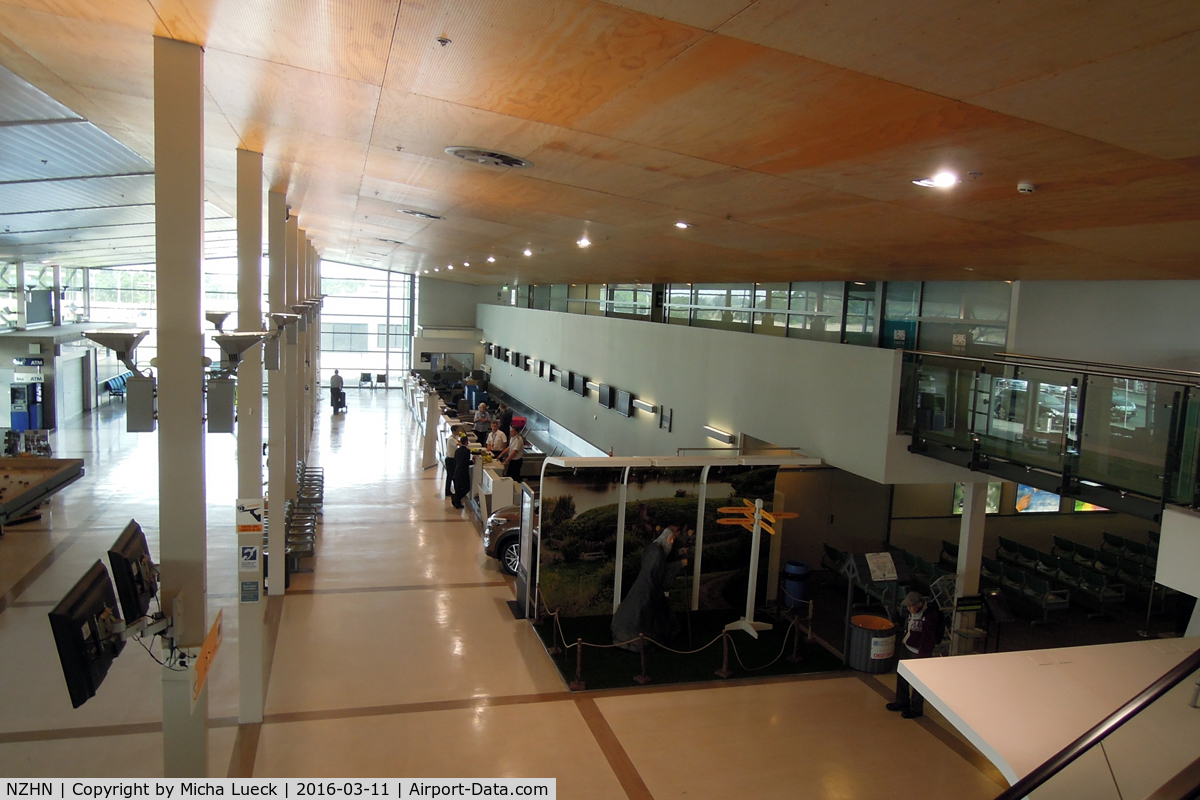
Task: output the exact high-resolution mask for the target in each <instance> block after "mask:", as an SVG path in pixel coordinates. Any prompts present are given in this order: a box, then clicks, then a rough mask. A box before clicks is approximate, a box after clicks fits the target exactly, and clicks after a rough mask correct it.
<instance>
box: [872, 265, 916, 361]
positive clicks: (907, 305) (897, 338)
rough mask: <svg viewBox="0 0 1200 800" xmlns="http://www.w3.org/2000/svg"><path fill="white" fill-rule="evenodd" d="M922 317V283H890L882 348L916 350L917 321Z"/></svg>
mask: <svg viewBox="0 0 1200 800" xmlns="http://www.w3.org/2000/svg"><path fill="white" fill-rule="evenodd" d="M920 316H921V282H920V281H888V283H887V286H886V289H885V291H884V298H883V331H882V333H881V335H880V337H879V345H880V346H881V347H889V348H892V349H894V350H915V349H916V347H917V321H918V319H919V318H920Z"/></svg>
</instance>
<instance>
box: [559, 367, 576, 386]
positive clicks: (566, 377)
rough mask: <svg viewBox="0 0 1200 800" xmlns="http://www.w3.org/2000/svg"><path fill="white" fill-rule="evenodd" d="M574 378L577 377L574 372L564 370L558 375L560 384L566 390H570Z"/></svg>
mask: <svg viewBox="0 0 1200 800" xmlns="http://www.w3.org/2000/svg"><path fill="white" fill-rule="evenodd" d="M574 377H575V373H574V372H571V371H570V370H566V369H564V370H563V371H562V372H560V373H558V383H559V385H560V386H562V387H563V388H564V389H570V388H571V381H572V380H573V379H574Z"/></svg>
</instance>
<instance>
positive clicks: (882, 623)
mask: <svg viewBox="0 0 1200 800" xmlns="http://www.w3.org/2000/svg"><path fill="white" fill-rule="evenodd" d="M846 666H848V667H850V668H851V669H856V670H858V671H860V672H869V673H872V674H878V673H881V672H890V671H892V670H893V669H894V668H895V667H896V624H895V623H894V622H892V621H891V620H889V619H886V618H884V617H876V616H873V615H871V614H856V615H855V616H853V617H851V618H850V644H849V646H848V647H847V648H846Z"/></svg>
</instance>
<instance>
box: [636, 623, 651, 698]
mask: <svg viewBox="0 0 1200 800" xmlns="http://www.w3.org/2000/svg"><path fill="white" fill-rule="evenodd" d="M638 652H639V653H640V654H641V656H642V672H641V674H640V675H634V676H633V679H634V680H635V681H637V682H638V683H640V684H641V685H643V686H645V685H646V684H647V683H649V682H650V680H651V678H650V676H649V675H647V674H646V634H644V633H639V634H638Z"/></svg>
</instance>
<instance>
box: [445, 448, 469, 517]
mask: <svg viewBox="0 0 1200 800" xmlns="http://www.w3.org/2000/svg"><path fill="white" fill-rule="evenodd" d="M470 490H471V448H469V447H467V437H466V436H462V437H460V438H459V440H458V449H457V450H455V451H454V495H453V496H452V497H451V498H450V502H451V503H452V504H453V505H454V507H455V508H462V507H463V502H462V500H463V498H464V497H466V496H467V492H469V491H470Z"/></svg>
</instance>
